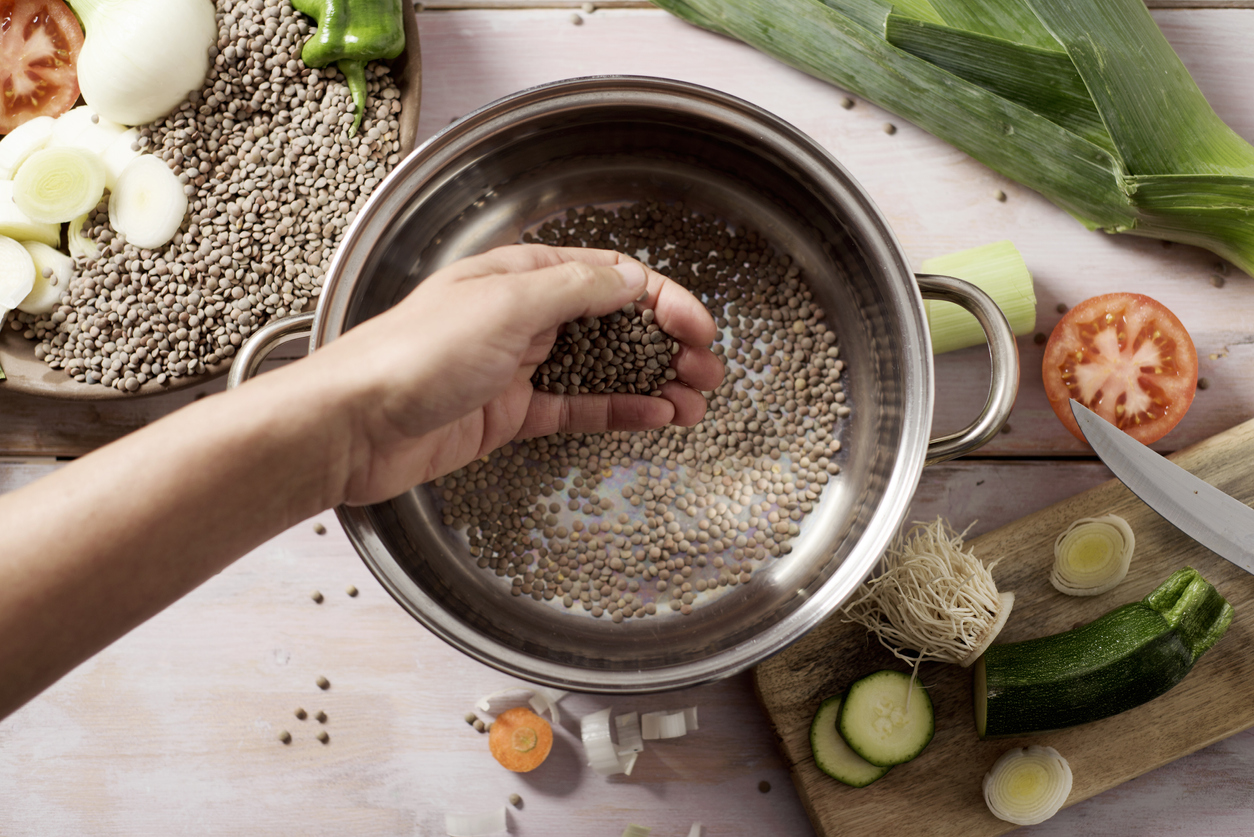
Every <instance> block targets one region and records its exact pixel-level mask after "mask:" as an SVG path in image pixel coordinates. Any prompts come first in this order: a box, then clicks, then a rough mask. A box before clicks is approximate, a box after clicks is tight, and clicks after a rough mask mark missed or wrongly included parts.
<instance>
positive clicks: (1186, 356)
mask: <svg viewBox="0 0 1254 837" xmlns="http://www.w3.org/2000/svg"><path fill="white" fill-rule="evenodd" d="M1041 373H1042V377H1043V378H1044V381H1045V394H1046V396H1048V397H1049V403H1050V406H1052V407H1053V408H1054V412H1055V413H1057V414H1058V418H1059V419H1060V420H1061V421H1062V423H1063V424H1065V425H1066V426H1067V429H1068V430H1070V431H1071V433H1072V434H1073V435H1074V436H1075V437H1076V438H1077V439H1079V440H1080V441H1082V442H1083V441H1084V434H1083V433H1081V432H1080V428H1079V426H1078V425H1077V424H1076V422H1075V417H1074V416H1073V415H1071V405H1070V399H1072V398H1074V399H1075V400H1076V401H1079V402H1080V403H1081V404H1083V405H1084V406H1086V407H1088V408H1089V409H1090V410H1092V411H1093V412H1095V413H1097V414H1098V415H1099V416H1101V417H1102V418H1104V419H1106V420H1107V421H1109V422H1110V423H1111V424H1113V425H1115V426H1116V427H1118V428H1119V429H1121V430H1123V431H1124V432H1125V433H1127V434H1128V435H1129V436H1131V437H1132V438H1134V439H1136V440H1137V441H1139V442H1142V443H1144V444H1149V443H1150V442H1154V441H1157V440H1158V439H1161V438H1162V437H1163V436H1165V435H1166V434H1167V432H1168V431H1169V430H1171V428H1173V427H1175V426H1176V424H1177V423H1179V421H1180V419H1181V418H1183V417H1184V414H1185V412H1186V411H1187V410H1188V409H1189V405H1190V404H1192V403H1193V395H1194V393H1195V392H1196V391H1197V350H1196V349H1195V348H1193V340H1192V338H1190V337H1189V333H1188V332H1187V331H1185V329H1184V326H1183V325H1181V323H1180V320H1179V319H1177V318H1176V315H1175V314H1173V313H1171V312H1170V311H1168V310H1167V308H1166V307H1165V306H1164V305H1163V304H1162V303H1160V302H1157V301H1156V300H1153V299H1150V298H1149V297H1148V296H1142V295H1141V294H1124V293H1118V294H1104V295H1102V296H1095V297H1093V298H1092V299H1088V300H1085V301H1084V302H1081V303H1080V304H1079V305H1077V306H1076V307H1074V308H1072V309H1071V310H1070V311H1068V312H1067V314H1066V316H1064V317H1063V318H1062V320H1061V321H1060V322H1059V323H1058V325H1057V326H1056V327H1055V328H1054V333H1053V334H1051V335H1050V337H1049V343H1048V344H1046V346H1045V360H1044V362H1043V363H1042V365H1041Z"/></svg>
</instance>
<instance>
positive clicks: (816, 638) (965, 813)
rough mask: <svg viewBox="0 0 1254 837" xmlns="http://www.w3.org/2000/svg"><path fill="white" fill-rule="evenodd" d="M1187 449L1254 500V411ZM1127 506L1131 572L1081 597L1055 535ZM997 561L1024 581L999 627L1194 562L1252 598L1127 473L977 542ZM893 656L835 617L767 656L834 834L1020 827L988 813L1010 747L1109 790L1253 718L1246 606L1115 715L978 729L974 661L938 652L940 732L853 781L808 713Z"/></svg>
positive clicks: (1235, 600) (770, 701)
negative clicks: (1170, 677)
mask: <svg viewBox="0 0 1254 837" xmlns="http://www.w3.org/2000/svg"><path fill="white" fill-rule="evenodd" d="M1175 458H1176V461H1177V462H1178V464H1180V465H1181V466H1183V467H1185V468H1186V469H1188V470H1189V471H1191V472H1193V473H1195V474H1197V475H1198V476H1200V477H1202V478H1203V479H1205V480H1207V481H1208V482H1210V483H1212V484H1213V485H1216V486H1217V487H1219V488H1221V489H1222V490H1223V491H1226V492H1227V493H1229V494H1231V495H1232V496H1234V497H1236V498H1238V499H1239V500H1241V501H1242V502H1245V503H1247V504H1250V503H1254V468H1251V467H1250V462H1251V460H1252V459H1254V421H1252V422H1247V423H1245V424H1243V425H1240V426H1239V427H1237V428H1234V429H1233V430H1230V431H1228V432H1226V433H1223V434H1221V435H1219V436H1217V437H1215V438H1213V439H1210V440H1207V441H1205V442H1202V443H1201V444H1199V445H1196V446H1194V447H1190V448H1188V449H1186V450H1184V451H1181V452H1180V453H1178V454H1176V457H1175ZM1103 514H1117V515H1119V516H1120V517H1122V518H1124V519H1125V520H1127V521H1128V523H1129V525H1130V526H1131V527H1132V530H1133V531H1134V532H1135V533H1136V554H1135V555H1134V557H1133V563H1132V567H1131V569H1130V570H1129V572H1128V577H1127V578H1126V579H1125V580H1124V581H1123V582H1122V583H1121V584H1120V585H1119V586H1118V587H1117V588H1115V590H1113V591H1111V592H1109V593H1106V594H1104V595H1101V596H1094V597H1085V598H1075V597H1069V596H1064V595H1062V594H1061V593H1058V592H1057V591H1056V590H1054V588H1053V587H1052V585H1050V583H1049V580H1048V579H1049V568H1050V567H1051V566H1052V564H1053V561H1054V557H1053V543H1054V540H1055V539H1056V538H1057V536H1058V534H1059V533H1060V532H1062V531H1063V530H1064V529H1066V528H1067V526H1069V525H1070V524H1071V522H1073V521H1075V520H1077V519H1079V518H1081V517H1096V516H1099V515H1103ZM971 547H972V549H973V550H974V551H975V554H976V555H977V556H979V557H980V558H981V559H983V560H984V561H991V560H994V559H998V560H1000V561H1001V562H1002V563H1001V564H999V565H998V567H997V569H996V570H995V571H994V578H995V579H996V581H997V585H998V589H1000V590H1010V591H1013V592H1014V593H1015V604H1014V608H1013V610H1012V612H1011V615H1010V619H1009V621H1008V622H1007V624H1006V627H1005V629H1004V630H1003V632H1002V634H1001V635H1000V637H999V639H1000V640H1001V641H1006V642H1014V641H1016V640H1022V639H1030V638H1033V637H1038V636H1047V635H1049V634H1054V633H1058V632H1060V631H1065V630H1069V629H1070V628H1072V627H1073V626H1074V625H1076V624H1077V623H1083V622H1089V621H1092V620H1093V619H1095V618H1097V617H1098V616H1100V615H1102V614H1103V613H1106V612H1108V611H1109V610H1111V609H1113V608H1114V607H1117V606H1118V605H1120V604H1123V603H1125V602H1129V601H1135V600H1138V599H1140V598H1142V597H1143V596H1145V595H1146V594H1147V593H1149V592H1150V591H1151V590H1153V589H1154V588H1155V587H1157V586H1158V585H1159V584H1161V583H1162V582H1163V581H1164V580H1166V578H1167V577H1168V576H1169V575H1171V573H1173V572H1175V571H1176V570H1177V569H1179V568H1181V567H1184V566H1192V567H1194V568H1196V569H1197V570H1198V571H1199V572H1200V573H1201V574H1202V576H1203V577H1204V578H1206V579H1207V580H1208V581H1210V582H1211V583H1212V584H1214V585H1215V587H1216V588H1218V590H1219V591H1220V592H1221V593H1222V594H1223V595H1224V596H1225V597H1226V598H1227V599H1228V601H1229V602H1230V603H1231V604H1232V606H1233V607H1234V608H1235V609H1236V611H1237V613H1238V614H1244V613H1245V612H1247V611H1248V610H1249V609H1250V607H1251V605H1254V577H1251V575H1250V574H1249V573H1247V572H1245V571H1244V570H1242V569H1240V568H1238V567H1236V566H1234V565H1232V564H1231V563H1229V562H1227V561H1225V560H1224V559H1222V558H1220V557H1219V556H1217V555H1215V554H1214V553H1212V552H1210V551H1209V550H1207V549H1206V548H1205V547H1202V546H1201V545H1200V544H1197V543H1196V542H1194V541H1192V540H1190V539H1189V538H1188V537H1186V536H1185V535H1184V534H1182V533H1181V532H1180V531H1178V530H1177V529H1175V528H1174V527H1172V526H1171V525H1170V524H1168V523H1167V522H1166V521H1165V520H1163V519H1162V518H1161V517H1159V516H1158V515H1157V514H1156V513H1155V512H1154V511H1153V510H1152V509H1150V508H1149V507H1148V506H1146V505H1145V504H1144V503H1142V502H1141V501H1140V500H1138V499H1137V498H1136V497H1135V496H1134V495H1133V494H1132V493H1131V492H1130V491H1128V489H1127V488H1125V487H1124V485H1123V484H1122V483H1120V482H1118V481H1117V480H1112V481H1110V482H1107V483H1104V484H1102V485H1100V486H1098V487H1096V488H1093V489H1091V490H1089V491H1087V492H1085V493H1083V494H1080V495H1078V496H1076V497H1073V498H1070V499H1068V500H1064V501H1062V502H1060V503H1057V504H1055V505H1052V506H1050V507H1048V508H1046V509H1044V510H1042V511H1040V512H1038V513H1036V514H1034V515H1031V516H1029V517H1027V518H1025V519H1023V520H1020V521H1016V522H1014V523H1011V524H1009V525H1007V526H1005V527H1002V528H999V529H997V530H995V531H993V532H990V533H988V534H986V535H983V536H981V537H979V538H977V539H975V540H974V541H972V542H971ZM881 668H895V669H898V670H905V669H906V668H907V667H906V666H905V665H904V664H903V663H901V662H900V661H898V660H896V659H895V658H893V657H892V656H891V655H890V654H889V653H888V652H887V651H886V650H885V649H884V648H883V647H882V646H881V645H880V644H879V643H878V642H876V641H874V640H873V639H869V638H867V637H866V631H865V629H863V628H862V627H860V626H858V625H854V624H852V623H847V622H843V621H841V620H840V619H839V618H834V619H831V620H829V621H828V622H826V623H824V624H823V625H822V626H820V627H819V628H817V629H815V630H814V631H812V632H811V633H810V634H808V635H807V636H806V637H805V638H804V639H803V640H801V641H800V642H798V643H797V644H795V645H794V646H792V647H791V648H789V649H787V650H786V651H784V652H783V653H781V654H778V655H776V656H775V657H773V658H771V659H770V660H768V661H766V662H765V663H763V664H761V665H759V666H758V668H757V669H756V671H755V685H756V688H757V691H758V695H759V697H760V698H761V699H762V702H763V705H764V706H765V707H766V709H767V712H768V714H769V715H770V716H771V720H772V723H773V725H774V728H775V731H776V733H777V735H778V736H779V738H780V740H781V741H782V744H783V748H784V751H785V753H786V754H787V757H788V759H789V761H790V763H791V764H792V765H793V770H794V775H795V777H796V781H797V784H798V787H799V788H800V791H801V796H802V799H803V801H804V802H805V803H806V807H807V809H808V810H809V812H810V815H811V818H812V820H813V822H814V823H815V827H816V830H817V831H818V832H819V833H820V834H822V835H837V834H847V833H864V832H866V833H869V832H870V831H872V830H874V829H875V828H876V827H877V826H879V827H883V824H884V823H885V822H887V823H891V828H892V830H893V832H894V833H901V834H921V833H925V832H926V833H929V834H935V835H938V837H947V835H953V837H959V835H961V836H962V837H982V836H983V835H989V837H991V835H996V834H1002V833H1004V832H1006V831H1009V830H1010V829H1011V828H1012V826H1011V825H1009V824H1008V823H1005V822H1003V821H1001V820H998V819H997V818H995V817H994V816H993V815H992V814H990V813H989V811H988V809H987V807H986V806H985V805H984V802H983V799H982V798H981V795H980V794H981V791H980V780H981V778H982V776H983V775H984V773H985V772H987V770H988V769H989V767H990V766H991V765H992V764H993V762H994V761H996V760H997V758H998V756H1000V755H1001V754H1002V753H1003V752H1005V751H1006V750H1007V749H1010V748H1012V747H1022V746H1027V745H1028V744H1031V743H1037V744H1045V745H1048V746H1051V747H1054V748H1055V749H1056V750H1058V751H1059V752H1060V753H1061V754H1062V755H1063V757H1064V758H1066V759H1067V760H1068V762H1069V763H1070V764H1071V769H1072V772H1073V774H1074V777H1075V784H1074V786H1073V788H1072V791H1071V796H1070V797H1069V801H1070V802H1072V803H1075V802H1078V801H1080V800H1083V799H1087V798H1089V797H1090V796H1093V795H1095V794H1098V793H1101V792H1102V791H1105V790H1108V789H1110V788H1112V787H1115V786H1116V785H1119V784H1121V783H1122V782H1124V781H1126V780H1128V779H1130V778H1132V777H1135V776H1138V775H1140V774H1141V773H1143V772H1145V771H1147V770H1151V769H1153V768H1155V767H1158V766H1160V765H1163V764H1167V763H1168V762H1171V761H1173V760H1175V759H1177V758H1179V757H1180V756H1183V755H1186V754H1188V753H1191V752H1194V751H1195V750H1198V749H1200V748H1202V747H1204V746H1206V745H1208V744H1211V743H1213V742H1215V741H1218V740H1221V739H1224V738H1227V737H1228V736H1231V735H1233V734H1235V733H1238V732H1241V731H1243V730H1245V729H1247V728H1249V727H1251V726H1254V703H1252V702H1251V701H1250V700H1249V693H1250V689H1251V687H1252V686H1254V626H1252V625H1251V623H1250V622H1249V621H1248V620H1246V619H1242V618H1241V617H1240V616H1238V617H1237V618H1236V619H1235V620H1234V621H1233V623H1232V626H1231V628H1230V629H1229V630H1228V632H1227V634H1226V635H1225V636H1224V638H1223V639H1222V640H1220V642H1219V644H1217V645H1216V646H1215V647H1214V648H1213V649H1211V650H1210V651H1209V652H1207V654H1206V655H1205V656H1204V657H1203V658H1202V659H1201V660H1199V661H1198V663H1197V664H1196V665H1195V666H1194V668H1193V670H1192V671H1191V672H1190V673H1189V675H1188V676H1187V677H1186V678H1185V679H1184V681H1182V682H1181V683H1180V684H1178V685H1177V686H1176V687H1175V688H1174V689H1172V690H1171V691H1170V692H1168V693H1167V694H1166V695H1163V696H1162V697H1159V698H1157V699H1155V700H1153V701H1151V702H1149V703H1147V704H1143V705H1142V706H1139V707H1136V708H1135V709H1132V710H1129V711H1127V712H1125V713H1123V714H1120V715H1117V716H1115V717H1111V718H1106V719H1104V720H1101V721H1096V722H1093V723H1090V724H1085V725H1083V726H1079V727H1073V728H1071V729H1066V730H1061V731H1057V732H1051V733H1043V734H1040V735H1034V736H1020V737H1015V738H1006V739H1000V740H989V741H980V740H979V739H978V738H977V736H976V734H975V722H974V718H973V715H972V688H971V670H970V669H963V668H960V667H958V666H953V665H941V664H935V663H933V664H927V665H924V666H922V667H921V669H920V672H919V676H920V679H921V680H922V681H923V682H924V683H926V684H927V686H928V687H929V688H928V692H929V695H930V696H931V698H932V703H933V706H934V707H935V710H936V736H935V738H933V740H932V743H931V744H929V745H928V747H927V749H926V750H924V752H923V754H922V755H921V756H920V757H919V758H917V759H916V760H915V761H912V762H910V763H909V764H906V765H902V766H900V767H898V768H895V769H894V770H892V771H890V772H889V773H888V775H887V776H885V777H884V778H883V779H881V780H880V781H878V782H876V783H875V784H873V785H871V786H869V787H867V788H864V789H857V790H855V789H851V788H847V787H845V786H844V785H841V784H839V783H837V782H834V781H833V780H831V779H830V778H828V777H827V776H825V775H823V774H822V773H821V772H820V771H819V770H818V768H817V767H815V765H814V761H813V757H812V755H811V753H810V745H809V725H810V719H811V718H812V717H813V715H814V712H815V710H816V709H817V708H818V705H819V703H820V702H821V701H822V700H823V699H824V698H826V697H829V696H831V695H834V694H840V693H841V692H842V691H844V690H845V689H846V688H847V687H848V685H849V684H850V683H851V682H852V681H853V680H855V679H857V678H858V677H860V676H861V675H863V674H866V673H868V672H871V671H875V670H877V669H881Z"/></svg>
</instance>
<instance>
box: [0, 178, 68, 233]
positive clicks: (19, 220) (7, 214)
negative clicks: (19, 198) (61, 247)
mask: <svg viewBox="0 0 1254 837" xmlns="http://www.w3.org/2000/svg"><path fill="white" fill-rule="evenodd" d="M0 235H3V236H7V237H9V238H12V239H16V240H17V241H40V242H43V243H44V244H47V245H48V246H49V247H56V246H57V245H58V244H60V243H61V225H60V224H43V223H39V222H37V221H32V220H31V219H30V217H29V216H27V214H26V213H25V212H23V211H22V210H20V209H18V208H17V204H16V203H15V202H14V200H13V181H12V180H0Z"/></svg>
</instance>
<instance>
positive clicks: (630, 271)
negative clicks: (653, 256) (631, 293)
mask: <svg viewBox="0 0 1254 837" xmlns="http://www.w3.org/2000/svg"><path fill="white" fill-rule="evenodd" d="M614 269H615V270H616V271H618V275H619V276H621V277H623V284H625V285H626V286H627V287H628V288H631V289H632V290H637V289H640V290H643V291H644V292H645V293H646V294H647V293H648V288H647V287H646V283H647V282H648V279H649V277H648V274H646V273H645V271H644V265H642V264H640V262H619V263H618V264H616V265H614Z"/></svg>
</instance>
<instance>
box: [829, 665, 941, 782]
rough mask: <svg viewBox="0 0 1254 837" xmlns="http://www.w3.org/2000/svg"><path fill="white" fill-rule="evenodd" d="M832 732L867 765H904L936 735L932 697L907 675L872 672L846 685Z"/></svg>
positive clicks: (885, 671) (891, 672) (894, 672)
mask: <svg viewBox="0 0 1254 837" xmlns="http://www.w3.org/2000/svg"><path fill="white" fill-rule="evenodd" d="M836 728H837V729H838V730H839V731H840V736H841V738H843V739H845V743H846V744H848V745H849V748H850V749H851V750H853V751H854V752H855V753H857V754H858V755H860V756H862V758H864V759H866V760H867V761H869V762H870V763H871V764H874V765H877V766H879V767H892V766H893V765H894V764H903V763H904V762H908V761H910V759H912V758H914V757H915V756H917V755H918V754H919V753H921V752H923V748H924V747H926V746H927V744H928V742H929V741H931V740H932V734H933V733H934V732H935V731H936V721H935V718H934V717H933V714H932V699H931V698H930V697H928V695H927V689H925V688H923V684H922V683H920V682H919V681H918V680H915V679H914V678H913V677H911V676H910V675H908V674H903V673H901V672H900V671H891V670H887V669H886V670H884V671H877V672H874V673H872V674H868V675H867V676H866V677H863V678H862V679H860V680H856V681H854V683H853V685H852V686H850V687H849V691H848V692H847V693H846V694H845V699H844V701H843V702H842V703H841V705H840V711H839V713H838V714H837V721H836Z"/></svg>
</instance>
